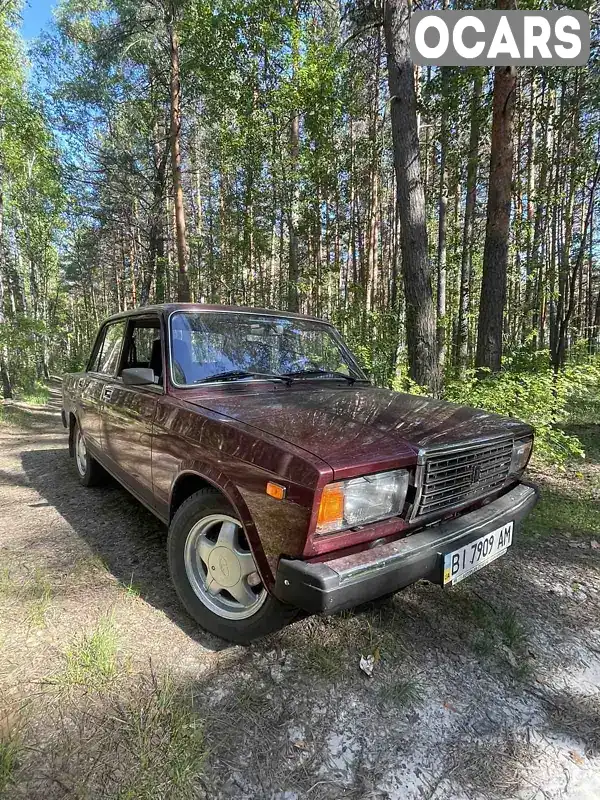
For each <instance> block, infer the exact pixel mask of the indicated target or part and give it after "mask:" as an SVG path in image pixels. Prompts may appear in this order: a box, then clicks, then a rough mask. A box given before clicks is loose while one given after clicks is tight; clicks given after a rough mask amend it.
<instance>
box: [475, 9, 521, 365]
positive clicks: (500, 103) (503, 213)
mask: <svg viewBox="0 0 600 800" xmlns="http://www.w3.org/2000/svg"><path fill="white" fill-rule="evenodd" d="M498 8H499V10H502V11H505V10H507V9H509V8H514V3H513V0H498ZM516 82H517V70H516V68H515V67H496V68H495V71H494V99H493V112H492V143H491V154H490V181H489V190H488V206H487V224H486V231H485V246H484V251H483V279H482V284H481V299H480V303H479V323H478V330H477V353H476V357H475V364H476V366H477V367H488V368H489V369H491V370H492V371H493V372H497V371H498V370H499V369H500V368H501V366H502V324H503V319H504V306H505V304H506V272H507V265H508V244H509V234H510V205H511V182H512V171H513V156H514V153H513V149H514V148H513V112H514V105H515V88H516Z"/></svg>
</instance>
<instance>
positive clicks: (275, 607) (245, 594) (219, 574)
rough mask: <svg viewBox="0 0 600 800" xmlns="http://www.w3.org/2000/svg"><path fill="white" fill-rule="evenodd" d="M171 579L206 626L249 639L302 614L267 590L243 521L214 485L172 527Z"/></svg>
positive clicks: (181, 511) (241, 639)
mask: <svg viewBox="0 0 600 800" xmlns="http://www.w3.org/2000/svg"><path fill="white" fill-rule="evenodd" d="M167 549H168V559H169V570H170V572H171V579H172V581H173V584H174V586H175V589H176V591H177V594H178V595H179V598H180V600H181V602H182V603H183V605H184V606H185V608H186V609H187V611H188V613H189V614H190V615H191V616H192V617H193V618H194V619H195V620H196V622H198V623H199V625H201V626H202V627H203V628H204V629H205V630H207V631H209V632H210V633H213V634H215V635H216V636H220V637H221V638H222V639H227V640H228V641H230V642H235V643H237V644H247V643H248V642H251V641H253V640H254V639H260V638H261V637H263V636H266V635H267V634H269V633H273V632H274V631H276V630H279V629H280V628H282V627H283V626H284V625H286V624H287V623H288V622H290V621H291V620H292V619H293V618H294V617H295V616H296V614H297V613H298V612H297V610H296V609H295V608H292V607H291V606H286V605H284V604H283V603H281V602H280V601H279V600H277V598H275V597H273V596H272V595H270V594H269V593H268V592H267V589H266V588H265V586H264V585H263V583H262V579H261V577H260V574H259V572H258V569H257V567H256V562H255V561H254V556H253V555H252V552H251V550H250V548H249V546H248V542H247V540H246V535H245V533H244V529H243V526H242V524H241V522H240V521H239V520H238V519H237V517H236V515H235V512H234V511H233V510H232V509H231V507H230V505H229V504H228V503H227V501H226V500H225V499H224V498H223V496H222V495H220V494H219V493H218V492H217V491H216V490H214V489H201V490H200V491H198V492H196V493H195V494H193V495H192V496H191V497H189V498H188V499H187V500H186V501H185V502H184V503H183V504H182V505H181V506H180V508H179V509H178V510H177V512H176V513H175V516H174V517H173V520H172V522H171V525H170V527H169V538H168V544H167Z"/></svg>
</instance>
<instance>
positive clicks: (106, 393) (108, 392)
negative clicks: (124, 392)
mask: <svg viewBox="0 0 600 800" xmlns="http://www.w3.org/2000/svg"><path fill="white" fill-rule="evenodd" d="M114 390H115V387H114V386H105V387H104V389H103V390H102V399H103V400H110V399H111V397H112V396H113V392H114Z"/></svg>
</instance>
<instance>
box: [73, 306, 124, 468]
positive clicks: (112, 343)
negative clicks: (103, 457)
mask: <svg viewBox="0 0 600 800" xmlns="http://www.w3.org/2000/svg"><path fill="white" fill-rule="evenodd" d="M124 334H125V320H117V321H116V322H109V323H108V324H106V325H105V326H104V327H103V328H102V330H101V331H100V334H99V336H98V339H97V341H96V344H95V346H94V350H93V353H92V357H91V359H90V363H89V365H88V371H87V372H86V373H83V374H82V376H81V377H80V378H79V382H78V387H79V393H80V409H79V424H80V426H81V430H82V432H83V435H84V437H85V441H86V445H87V446H88V447H89V449H90V450H91V451H92V452H94V450H95V451H96V452H101V451H102V449H103V441H102V438H103V428H104V420H103V405H104V400H105V397H106V394H107V392H108V391H109V387H110V385H111V382H112V379H113V378H114V376H115V375H116V373H117V369H118V367H119V363H120V360H121V351H122V346H123V337H124Z"/></svg>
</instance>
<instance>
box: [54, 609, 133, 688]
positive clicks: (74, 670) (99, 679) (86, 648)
mask: <svg viewBox="0 0 600 800" xmlns="http://www.w3.org/2000/svg"><path fill="white" fill-rule="evenodd" d="M117 644H118V640H117V632H116V630H115V627H114V623H113V621H112V618H111V617H103V618H102V619H101V620H100V622H99V623H98V625H97V626H96V628H95V629H94V630H93V631H92V632H91V633H88V634H84V635H83V636H81V637H79V638H78V639H76V640H75V641H74V642H73V644H72V645H71V647H70V648H69V649H68V650H67V651H66V653H65V658H66V666H65V669H64V671H63V672H62V673H61V674H60V675H59V676H58V677H57V679H56V682H57V683H58V684H59V685H61V686H63V687H67V688H70V687H73V686H84V687H86V688H88V689H92V690H99V689H103V688H105V687H106V686H107V685H108V684H109V683H110V682H111V681H113V680H114V678H115V677H116V676H117V674H118V672H119V662H118V658H117V651H118V647H117Z"/></svg>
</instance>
